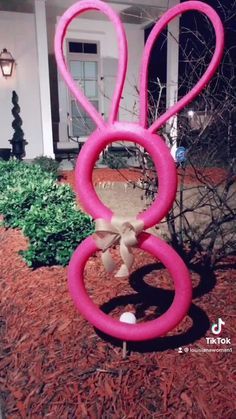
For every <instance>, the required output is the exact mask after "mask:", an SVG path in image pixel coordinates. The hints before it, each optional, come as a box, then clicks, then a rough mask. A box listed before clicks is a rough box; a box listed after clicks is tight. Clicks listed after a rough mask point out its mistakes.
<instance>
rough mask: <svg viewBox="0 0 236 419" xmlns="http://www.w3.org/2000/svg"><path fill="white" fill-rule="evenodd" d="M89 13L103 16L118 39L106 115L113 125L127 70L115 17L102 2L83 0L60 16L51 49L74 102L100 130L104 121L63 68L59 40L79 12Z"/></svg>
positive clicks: (120, 29) (124, 47)
mask: <svg viewBox="0 0 236 419" xmlns="http://www.w3.org/2000/svg"><path fill="white" fill-rule="evenodd" d="M89 10H97V11H100V12H102V13H104V14H105V15H106V16H107V17H108V18H109V19H110V20H111V22H112V23H113V24H114V26H115V30H116V34H117V38H118V49H119V63H118V76H117V80H116V86H115V91H114V96H113V100H112V104H111V109H110V114H109V123H113V122H114V121H115V120H116V119H117V114H118V109H119V104H120V99H121V95H122V90H123V86H124V81H125V76H126V70H127V40H126V36H125V31H124V28H123V25H122V23H121V20H120V18H119V16H118V15H117V14H116V13H115V12H114V11H113V10H112V9H111V8H110V7H109V6H108V5H107V4H106V3H103V2H101V1H99V0H91V1H89V0H85V1H81V2H77V3H76V4H74V5H73V6H71V7H70V8H69V9H67V11H66V12H65V13H64V15H62V17H61V18H60V20H59V23H58V26H57V30H56V34H55V39H54V48H55V57H56V61H57V65H58V68H59V70H60V72H61V75H62V77H63V79H64V80H65V82H66V84H67V86H68V87H69V89H70V90H71V92H72V93H73V95H74V96H75V98H76V99H77V101H78V102H80V104H81V105H82V106H83V108H84V109H85V110H86V112H87V113H88V114H89V115H90V117H91V118H92V119H93V121H94V122H95V124H96V125H97V126H98V127H99V128H102V127H104V126H105V121H104V120H103V118H102V116H101V115H100V114H99V112H98V111H97V110H96V109H95V108H94V106H93V105H92V104H91V103H90V102H89V100H88V99H87V98H86V96H85V95H84V93H83V92H82V91H81V89H80V88H79V87H78V86H77V85H76V83H75V82H74V80H73V78H72V76H71V74H70V72H69V70H68V67H67V65H66V62H65V57H64V54H63V40H64V37H65V34H66V30H67V27H68V26H69V24H70V22H71V21H72V20H73V19H74V18H75V17H78V16H79V15H80V14H81V13H84V12H87V11H89Z"/></svg>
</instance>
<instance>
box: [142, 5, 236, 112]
mask: <svg viewBox="0 0 236 419" xmlns="http://www.w3.org/2000/svg"><path fill="white" fill-rule="evenodd" d="M204 2H205V3H207V4H209V5H210V6H212V7H213V8H214V9H215V10H216V11H217V12H218V14H219V15H220V17H221V19H222V22H223V24H224V28H225V51H227V50H229V51H230V52H229V54H225V56H224V62H223V63H224V74H225V75H226V76H230V68H231V69H232V66H231V65H229V61H230V60H231V61H232V63H233V64H234V65H235V66H236V2H235V0H205V1H204ZM180 27H181V31H180V63H179V75H180V78H181V77H182V78H183V79H184V78H186V75H189V85H191V83H192V84H193V83H195V82H196V81H197V79H196V80H195V79H194V76H193V75H192V67H191V65H189V64H188V63H187V62H186V61H187V60H186V56H188V55H189V54H191V56H192V58H193V59H194V58H196V59H199V57H202V56H205V59H204V60H201V61H200V64H199V65H198V66H197V71H196V73H197V74H198V77H200V76H201V74H203V72H204V70H205V69H206V65H207V63H209V61H210V59H211V54H210V52H209V50H210V49H212V50H213V47H214V43H215V37H214V31H213V29H212V27H211V25H209V21H208V20H207V19H206V18H205V17H204V16H203V15H202V14H201V13H199V12H186V13H185V14H184V15H183V16H182V17H181V20H180ZM196 29H197V30H198V32H199V36H200V39H201V40H202V42H201V41H200V42H199V41H198V39H197V38H196V36H194V35H192V34H191V31H193V32H194V31H196ZM150 30H151V28H150V29H148V30H146V31H145V39H146V38H147V36H148V34H149V33H150ZM204 40H206V43H205V42H204ZM204 43H205V47H204ZM166 53H167V48H166V32H165V33H163V34H162V35H161V37H160V38H159V40H158V42H157V43H156V45H155V47H154V48H153V53H152V58H151V63H150V67H149V81H150V83H149V89H150V91H152V94H154V96H155V93H154V92H155V89H156V86H155V85H154V84H153V83H152V81H153V80H156V77H157V76H158V77H159V78H160V80H161V82H162V83H166ZM191 77H192V78H191ZM234 82H235V87H236V81H235V80H234ZM188 87H189V86H187V85H183V86H182V88H181V86H180V91H179V95H180V97H181V96H182V95H183V94H184V93H186V91H187V90H188ZM232 87H233V86H232ZM164 101H165V98H163V105H164V106H165V103H164Z"/></svg>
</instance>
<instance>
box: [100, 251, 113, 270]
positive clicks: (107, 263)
mask: <svg viewBox="0 0 236 419" xmlns="http://www.w3.org/2000/svg"><path fill="white" fill-rule="evenodd" d="M101 258H102V262H103V265H104V267H105V269H106V271H107V272H113V271H114V270H115V268H116V264H115V262H114V261H113V259H112V256H111V253H110V251H109V249H107V250H105V252H102V256H101Z"/></svg>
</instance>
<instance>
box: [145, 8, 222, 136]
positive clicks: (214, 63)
mask: <svg viewBox="0 0 236 419" xmlns="http://www.w3.org/2000/svg"><path fill="white" fill-rule="evenodd" d="M190 10H196V11H198V12H201V13H203V14H205V15H206V16H207V17H208V18H209V20H210V21H211V23H212V25H213V27H214V30H215V36H216V46H215V52H214V55H213V57H212V59H211V62H210V64H209V66H208V68H207V70H206V71H205V73H204V74H203V76H202V77H201V78H200V80H199V81H198V83H197V84H196V85H195V86H194V87H193V88H192V89H191V90H190V92H188V93H187V94H186V95H185V96H184V97H183V98H182V99H180V100H179V101H178V102H177V103H176V104H175V105H173V106H171V107H170V108H169V109H168V110H167V111H166V112H165V113H164V114H163V115H162V116H161V117H160V118H158V119H157V120H156V121H155V122H154V123H153V124H152V125H151V126H150V127H149V131H150V132H155V131H157V130H158V129H159V128H161V127H162V126H163V125H164V124H165V123H166V122H167V121H168V119H170V118H171V117H172V116H173V115H176V114H177V113H178V112H180V111H181V109H183V108H184V107H185V106H186V105H188V103H190V102H191V101H192V100H193V99H194V98H195V97H196V96H197V95H198V94H199V93H200V92H201V91H202V90H203V89H204V87H205V86H206V85H207V83H208V82H209V81H210V80H211V78H212V77H213V75H214V73H215V71H216V69H217V67H218V66H219V64H220V61H221V58H222V55H223V51H224V28H223V25H222V22H221V20H220V18H219V16H218V14H217V13H216V12H215V10H214V9H212V7H210V6H208V5H207V4H205V3H203V2H201V1H188V2H187V1H186V2H185V3H182V4H178V5H176V6H174V7H172V8H171V9H170V10H168V11H167V12H166V13H164V14H163V15H162V17H161V18H160V20H159V21H158V22H157V23H156V25H155V26H154V28H153V29H152V31H151V33H150V35H149V37H148V39H147V42H146V45H145V48H144V52H143V58H142V65H141V74H140V125H141V126H142V127H144V128H146V126H147V109H148V91H147V86H148V64H149V60H150V55H151V51H152V48H153V45H154V43H155V41H156V40H157V38H158V36H159V35H160V33H161V32H162V31H163V29H164V28H165V27H166V26H167V25H168V23H170V22H171V21H172V20H173V19H174V18H175V17H176V16H178V15H180V14H183V13H185V12H188V11H190Z"/></svg>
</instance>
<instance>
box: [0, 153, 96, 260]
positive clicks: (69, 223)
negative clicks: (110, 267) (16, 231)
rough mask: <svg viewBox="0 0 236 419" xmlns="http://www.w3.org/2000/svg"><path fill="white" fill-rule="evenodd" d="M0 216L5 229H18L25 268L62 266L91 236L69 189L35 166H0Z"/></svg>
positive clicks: (89, 225)
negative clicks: (24, 243)
mask: <svg viewBox="0 0 236 419" xmlns="http://www.w3.org/2000/svg"><path fill="white" fill-rule="evenodd" d="M0 176H1V180H2V182H1V184H0V213H1V214H3V215H4V222H3V223H4V225H5V226H6V227H14V228H15V227H18V228H21V229H22V231H23V233H24V234H25V235H26V236H27V237H28V238H29V248H28V249H27V250H26V251H21V252H20V253H21V255H22V256H23V258H24V259H25V261H26V263H27V264H28V266H32V267H38V266H45V265H55V264H57V265H58V264H59V265H63V266H64V265H66V264H67V263H68V262H69V260H70V257H71V255H72V253H73V251H74V250H75V248H76V246H77V245H78V244H79V243H80V242H81V241H82V240H84V239H85V238H86V237H87V236H88V235H90V234H91V233H92V232H93V229H94V224H93V221H92V219H91V217H90V216H88V215H86V214H84V213H82V212H81V211H80V210H78V209H77V204H76V200H75V194H74V192H73V191H72V189H71V187H70V186H69V185H65V184H63V185H60V184H58V183H57V182H56V181H55V179H54V175H53V174H52V173H47V172H45V171H44V170H42V169H41V167H40V166H38V165H29V164H26V163H22V162H16V161H9V162H0Z"/></svg>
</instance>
